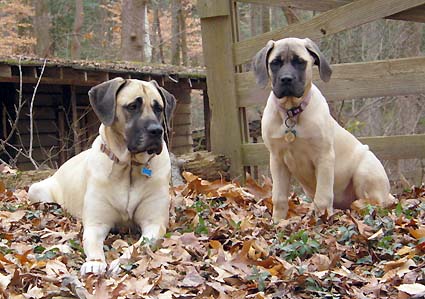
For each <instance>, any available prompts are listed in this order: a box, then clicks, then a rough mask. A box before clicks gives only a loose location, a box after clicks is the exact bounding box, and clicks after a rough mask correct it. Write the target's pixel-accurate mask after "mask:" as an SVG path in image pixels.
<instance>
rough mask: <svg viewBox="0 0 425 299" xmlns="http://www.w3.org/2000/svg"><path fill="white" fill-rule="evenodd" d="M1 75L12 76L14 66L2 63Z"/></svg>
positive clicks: (0, 67)
mask: <svg viewBox="0 0 425 299" xmlns="http://www.w3.org/2000/svg"><path fill="white" fill-rule="evenodd" d="M0 76H2V77H11V76H12V68H11V67H10V65H5V64H0Z"/></svg>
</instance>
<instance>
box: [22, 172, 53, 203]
mask: <svg viewBox="0 0 425 299" xmlns="http://www.w3.org/2000/svg"><path fill="white" fill-rule="evenodd" d="M55 184H56V182H55V181H54V179H53V178H51V177H50V178H47V179H45V180H43V181H41V182H38V183H34V184H32V185H31V187H30V188H29V190H28V197H29V199H30V201H31V202H45V203H48V202H56V201H55V198H54V196H53V194H52V187H53V186H54V185H55Z"/></svg>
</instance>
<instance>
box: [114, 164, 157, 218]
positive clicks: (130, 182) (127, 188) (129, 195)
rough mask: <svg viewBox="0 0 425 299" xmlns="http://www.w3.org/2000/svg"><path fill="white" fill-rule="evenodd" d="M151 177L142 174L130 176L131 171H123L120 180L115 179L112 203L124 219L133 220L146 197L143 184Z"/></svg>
mask: <svg viewBox="0 0 425 299" xmlns="http://www.w3.org/2000/svg"><path fill="white" fill-rule="evenodd" d="M148 179H149V178H144V177H141V176H137V177H134V176H133V177H132V178H130V174H129V173H127V172H126V173H123V175H122V177H121V179H120V180H115V182H116V184H117V185H115V186H114V188H113V190H115V191H114V192H113V194H110V200H109V202H110V204H111V205H112V206H113V207H114V208H115V210H116V211H117V212H118V213H119V214H120V216H121V218H122V221H124V222H126V221H129V220H132V218H133V215H134V212H135V211H136V209H137V207H138V206H139V204H140V202H141V201H142V200H143V197H144V191H143V190H144V188H143V185H144V184H145V183H146V182H145V181H146V180H148Z"/></svg>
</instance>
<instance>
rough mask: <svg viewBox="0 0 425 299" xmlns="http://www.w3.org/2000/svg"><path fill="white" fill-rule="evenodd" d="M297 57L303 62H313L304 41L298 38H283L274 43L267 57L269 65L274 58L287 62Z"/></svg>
mask: <svg viewBox="0 0 425 299" xmlns="http://www.w3.org/2000/svg"><path fill="white" fill-rule="evenodd" d="M294 56H297V57H299V58H302V59H303V60H305V61H311V62H313V58H312V57H311V55H310V53H309V52H308V51H307V49H306V45H305V40H304V39H299V38H284V39H281V40H278V41H275V43H274V47H273V49H272V51H271V52H270V55H269V57H268V62H269V63H270V62H271V61H273V60H274V59H276V58H280V59H282V60H283V61H289V60H291V59H293V58H294Z"/></svg>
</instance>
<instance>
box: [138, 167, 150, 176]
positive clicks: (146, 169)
mask: <svg viewBox="0 0 425 299" xmlns="http://www.w3.org/2000/svg"><path fill="white" fill-rule="evenodd" d="M140 173H141V174H142V175H144V176H146V177H148V178H150V177H151V176H152V170H151V169H149V168H147V167H144V166H143V167H142V169H140Z"/></svg>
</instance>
